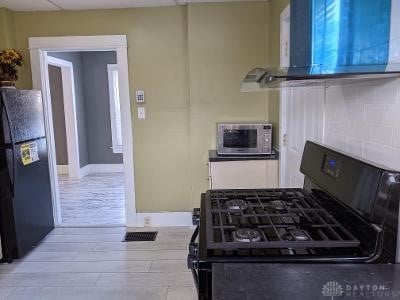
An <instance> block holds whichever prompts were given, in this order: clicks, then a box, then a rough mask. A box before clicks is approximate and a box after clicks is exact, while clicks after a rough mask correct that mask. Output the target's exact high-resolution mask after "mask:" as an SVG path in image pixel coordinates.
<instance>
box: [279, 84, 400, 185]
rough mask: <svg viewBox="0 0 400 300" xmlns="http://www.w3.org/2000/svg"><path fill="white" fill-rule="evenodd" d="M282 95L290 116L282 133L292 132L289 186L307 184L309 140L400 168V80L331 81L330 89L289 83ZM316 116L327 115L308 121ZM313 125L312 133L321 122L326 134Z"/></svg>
mask: <svg viewBox="0 0 400 300" xmlns="http://www.w3.org/2000/svg"><path fill="white" fill-rule="evenodd" d="M282 95H283V97H286V99H287V101H286V107H287V109H285V108H284V107H283V106H282V107H281V109H282V113H286V119H287V120H286V122H287V124H286V127H287V130H285V129H284V126H285V124H281V125H282V126H283V127H282V134H283V133H285V132H288V135H287V136H288V138H287V147H286V160H285V162H283V163H286V167H285V166H284V165H282V166H283V170H284V171H282V177H281V181H282V182H283V183H285V184H286V185H285V186H291V187H301V186H302V185H303V180H304V176H303V174H301V173H300V171H299V168H300V163H301V157H302V154H303V149H304V144H305V141H306V140H313V141H316V142H320V143H323V144H325V145H328V146H332V147H335V148H337V149H339V150H342V151H345V152H347V153H350V154H352V155H355V156H358V157H362V158H364V159H366V160H370V161H372V162H375V163H378V164H382V165H385V166H387V167H389V168H391V169H395V170H399V171H400V79H385V80H375V81H362V82H361V81H360V82H358V83H352V84H351V85H350V84H348V85H336V86H329V87H327V89H326V93H324V87H312V88H310V87H305V88H303V87H298V88H290V89H286V90H284V92H283V93H282ZM281 105H282V104H281ZM306 112H307V113H306ZM311 112H312V114H311ZM310 114H311V115H310ZM317 115H319V116H324V117H323V118H322V120H316V119H315V117H314V119H315V120H310V116H317ZM310 126H313V127H315V128H313V130H314V132H319V131H320V130H319V129H320V127H321V128H322V129H323V130H322V132H323V134H311V133H312V131H310V129H311V128H309V127H310ZM290 137H291V138H290ZM282 156H283V154H282ZM281 163H282V162H281ZM285 176H287V177H285Z"/></svg>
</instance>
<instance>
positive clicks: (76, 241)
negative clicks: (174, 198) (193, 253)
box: [0, 227, 197, 300]
mask: <svg viewBox="0 0 400 300" xmlns="http://www.w3.org/2000/svg"><path fill="white" fill-rule="evenodd" d="M130 230H138V231H140V230H147V228H145V229H143V228H135V229H130ZM148 230H158V231H159V234H158V236H157V240H156V241H155V242H129V243H124V242H121V240H122V238H123V235H124V232H125V228H124V227H108V228H67V227H61V228H56V229H55V230H54V231H53V232H52V233H50V235H49V236H47V237H46V238H45V240H44V241H43V242H42V243H41V244H40V245H38V246H37V247H36V248H35V249H34V250H33V251H32V252H31V253H30V254H28V255H27V256H26V257H25V258H23V259H21V260H16V261H14V262H13V263H12V264H9V265H0V299H1V300H3V299H7V300H25V299H26V300H28V299H29V300H67V299H68V300H92V299H93V300H109V299H111V300H128V299H129V300H196V299H197V298H196V294H195V290H194V287H193V279H192V275H191V273H190V272H189V271H188V269H187V268H186V255H187V250H186V249H187V247H188V242H189V239H190V236H191V234H192V228H189V227H180V228H159V229H153V228H152V229H148Z"/></svg>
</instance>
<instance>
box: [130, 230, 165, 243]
mask: <svg viewBox="0 0 400 300" xmlns="http://www.w3.org/2000/svg"><path fill="white" fill-rule="evenodd" d="M157 233H158V231H146V232H144V231H138V232H127V233H126V234H125V237H124V240H123V242H145V241H150V242H152V241H155V240H156V237H157Z"/></svg>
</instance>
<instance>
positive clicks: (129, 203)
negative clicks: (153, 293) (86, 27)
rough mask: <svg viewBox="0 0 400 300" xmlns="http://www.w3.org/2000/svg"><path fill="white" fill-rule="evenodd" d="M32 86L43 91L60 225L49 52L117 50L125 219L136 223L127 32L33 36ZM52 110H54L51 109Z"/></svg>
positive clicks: (53, 184)
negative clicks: (50, 93)
mask: <svg viewBox="0 0 400 300" xmlns="http://www.w3.org/2000/svg"><path fill="white" fill-rule="evenodd" d="M29 50H30V59H31V70H32V82H33V88H34V89H38V90H41V91H42V94H43V106H44V111H45V116H44V117H45V126H46V135H47V137H48V149H49V151H48V152H49V168H50V180H51V187H52V198H53V207H54V210H55V211H54V220H55V223H56V225H59V224H60V221H61V216H60V210H59V209H58V211H57V207H58V208H59V196H58V188H57V181H56V180H57V167H56V161H55V143H54V136H52V132H51V130H50V128H51V125H52V124H53V123H52V118H51V113H49V111H50V110H49V109H51V106H50V105H49V104H51V99H50V97H49V95H48V93H47V92H46V91H48V90H49V87H48V81H47V80H46V79H47V77H46V76H48V74H47V73H48V72H47V71H46V70H47V52H48V51H58V52H61V51H116V53H117V64H118V70H119V77H118V78H119V93H120V95H119V96H120V101H121V122H122V134H123V138H124V146H123V157H124V159H123V160H124V182H125V218H126V226H136V224H137V213H136V203H135V180H134V178H135V177H134V162H133V130H132V120H131V105H130V97H129V71H128V53H127V40H126V36H125V35H103V36H63V37H31V38H29ZM50 112H51V111H50Z"/></svg>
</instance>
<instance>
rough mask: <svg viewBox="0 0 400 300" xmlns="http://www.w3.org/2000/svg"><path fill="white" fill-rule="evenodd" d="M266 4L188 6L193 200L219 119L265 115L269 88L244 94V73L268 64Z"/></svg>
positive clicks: (202, 184)
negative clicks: (242, 88)
mask: <svg viewBox="0 0 400 300" xmlns="http://www.w3.org/2000/svg"><path fill="white" fill-rule="evenodd" d="M268 17H269V4H268V3H264V2H263V3H261V2H260V3H253V4H251V5H249V4H243V3H235V4H221V3H219V4H196V5H190V6H189V8H188V25H189V26H188V33H189V34H188V37H189V41H188V42H189V43H188V44H189V70H190V84H189V87H190V153H191V170H192V188H193V190H192V199H193V200H194V202H193V205H198V203H199V200H200V193H202V192H204V191H205V190H206V189H207V188H208V184H209V183H208V181H207V178H208V167H207V161H208V149H213V148H214V149H215V145H216V122H218V121H233V122H235V121H255V120H266V119H267V115H268V101H267V100H268V94H267V93H241V92H240V83H241V81H242V79H243V77H244V76H245V75H246V73H247V72H248V71H249V70H250V69H252V68H253V67H256V66H265V65H267V63H268V54H269V49H268V47H269V43H268V34H269V31H268V25H269V24H268Z"/></svg>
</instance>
